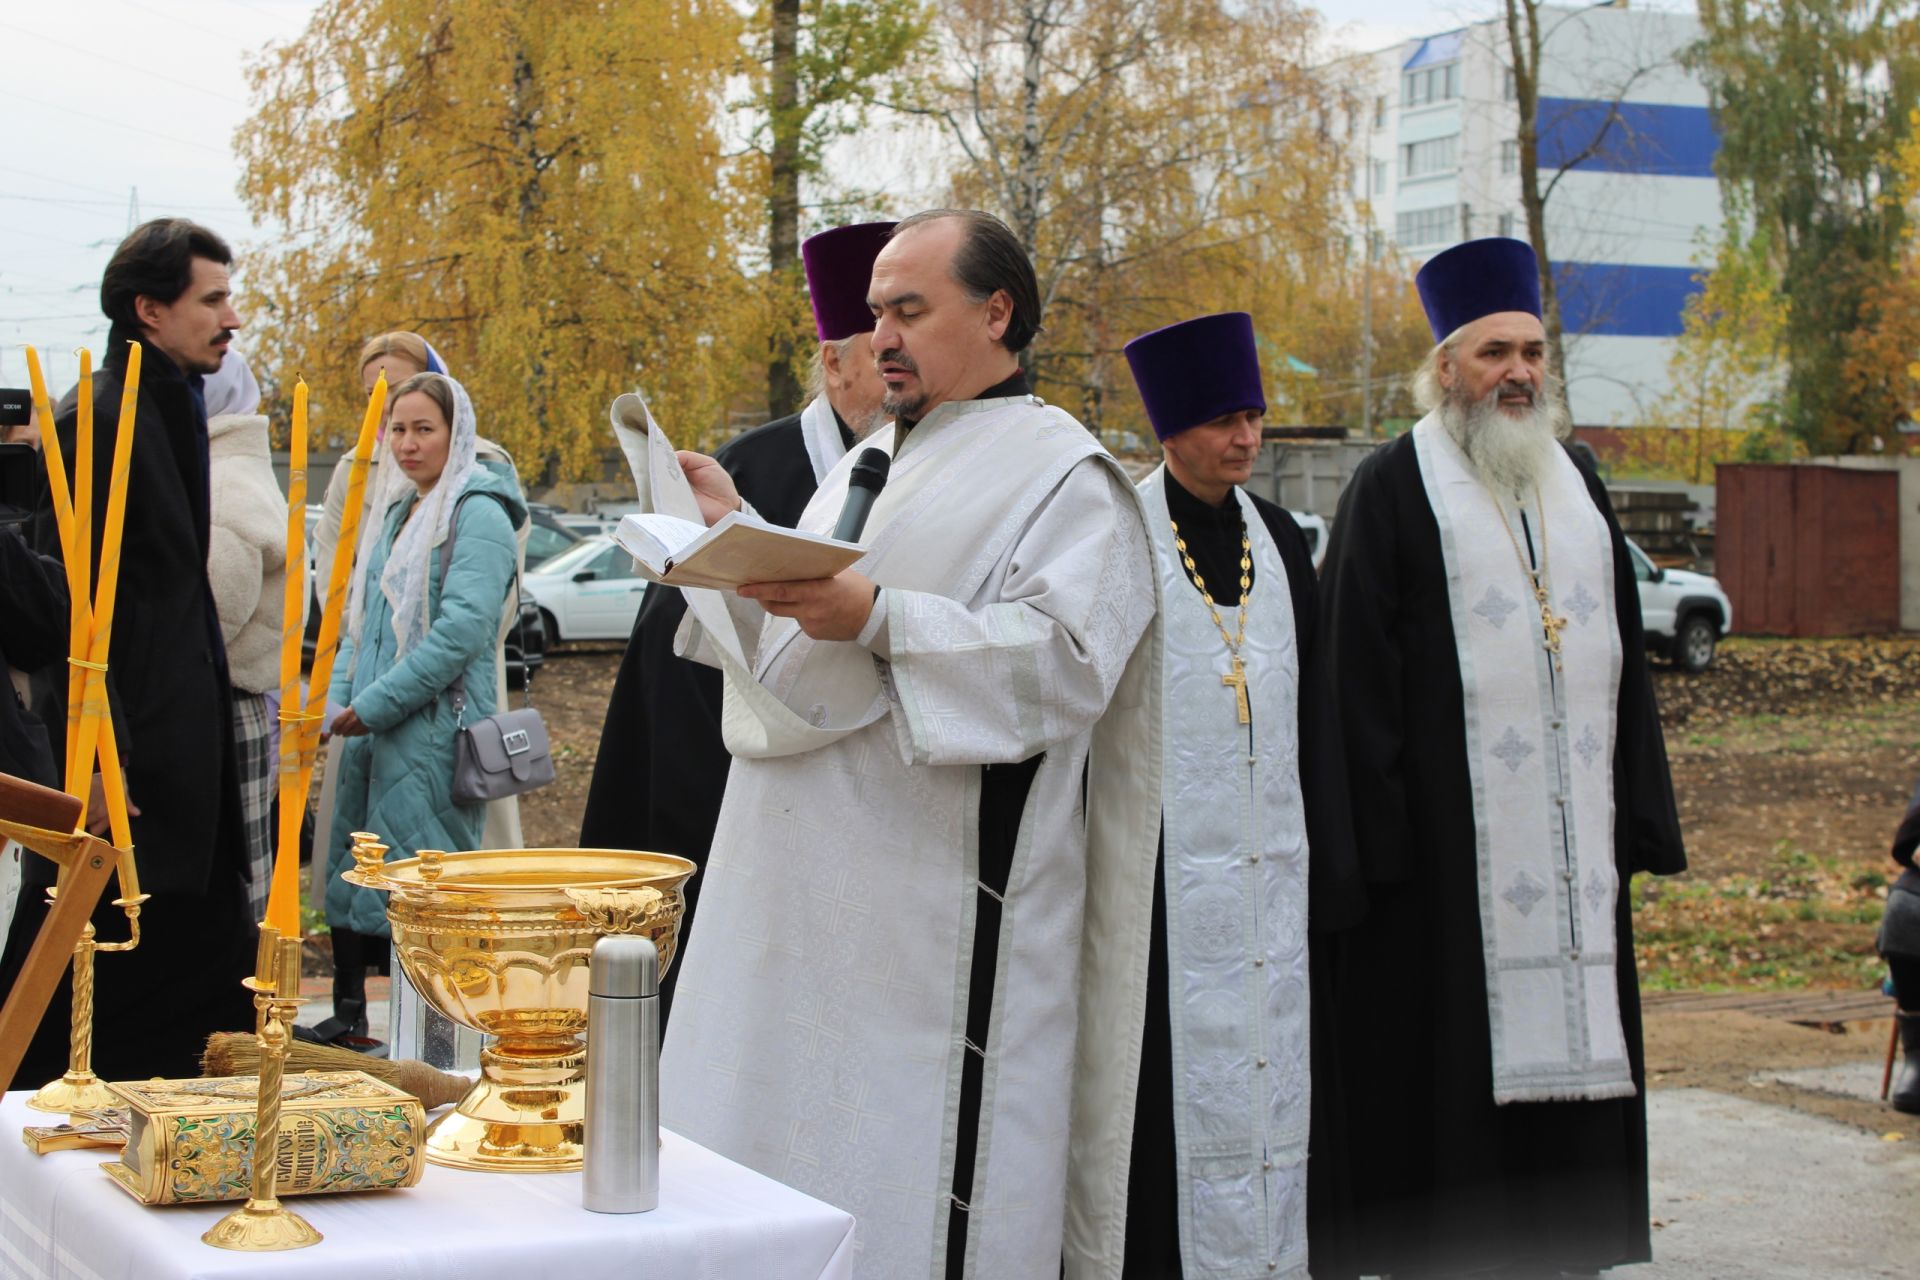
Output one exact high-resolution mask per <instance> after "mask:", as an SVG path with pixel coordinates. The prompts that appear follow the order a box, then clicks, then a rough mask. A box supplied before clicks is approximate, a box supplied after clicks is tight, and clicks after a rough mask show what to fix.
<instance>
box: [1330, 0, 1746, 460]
mask: <svg viewBox="0 0 1920 1280" xmlns="http://www.w3.org/2000/svg"><path fill="white" fill-rule="evenodd" d="M1540 21H1541V31H1542V35H1543V48H1542V54H1541V63H1542V66H1541V75H1540V82H1541V83H1540V108H1539V122H1540V135H1541V136H1540V143H1539V158H1540V171H1541V172H1540V183H1541V187H1542V189H1543V190H1544V189H1545V188H1546V187H1547V185H1548V184H1549V183H1550V182H1555V180H1556V179H1557V184H1556V185H1555V186H1554V189H1553V193H1552V195H1551V196H1550V197H1549V199H1548V201H1547V205H1546V225H1547V248H1548V252H1549V255H1550V256H1551V258H1552V259H1553V261H1554V263H1555V264H1556V273H1557V274H1556V279H1557V281H1558V282H1559V288H1560V297H1561V313H1562V321H1563V325H1564V329H1565V336H1566V350H1567V382H1568V387H1567V392H1568V397H1569V399H1570V401H1571V403H1572V406H1573V414H1574V421H1575V422H1576V423H1577V424H1579V425H1580V426H1583V427H1617V426H1630V425H1634V424H1644V423H1661V422H1663V421H1664V419H1663V418H1662V416H1661V410H1662V406H1663V403H1664V401H1665V399H1666V396H1667V391H1668V375H1667V363H1668V358H1669V356H1670V354H1671V352H1672V347H1673V340H1674V338H1675V337H1676V336H1677V335H1678V334H1679V333H1680V327H1681V326H1680V312H1681V307H1682V305H1683V304H1684V302H1685V300H1686V297H1687V295H1688V294H1690V293H1692V292H1694V291H1695V290H1696V289H1697V288H1698V287H1699V286H1698V285H1697V284H1696V283H1695V282H1694V279H1693V277H1694V275H1695V273H1696V272H1697V271H1698V270H1699V269H1700V268H1699V265H1698V264H1699V263H1702V262H1705V261H1707V260H1708V259H1707V256H1706V255H1707V254H1708V253H1709V252H1710V246H1711V244H1712V242H1713V240H1714V239H1715V238H1716V236H1717V234H1718V231H1719V228H1720V223H1721V215H1720V192H1719V187H1718V185H1717V183H1716V182H1715V180H1714V176H1713V156H1714V151H1715V148H1716V145H1717V144H1716V138H1715V134H1714V130H1713V125H1712V121H1711V118H1710V116H1709V113H1708V109H1707V92H1706V88H1705V86H1704V85H1703V84H1702V83H1701V82H1700V81H1699V80H1698V79H1697V78H1696V77H1695V76H1694V75H1693V74H1692V73H1691V72H1689V71H1688V70H1687V69H1686V68H1684V67H1682V66H1681V65H1680V61H1679V55H1680V53H1681V52H1682V51H1683V50H1684V49H1686V48H1687V47H1688V46H1689V45H1691V44H1692V43H1693V42H1694V41H1696V40H1698V39H1699V37H1700V24H1699V22H1698V21H1697V20H1696V19H1695V18H1693V17H1692V16H1691V15H1689V14H1679V13H1665V12H1657V11H1651V10H1636V9H1631V8H1629V7H1628V6H1627V5H1626V4H1625V3H1624V0H1622V2H1618V3H1614V4H1603V5H1598V6H1593V7H1588V8H1556V9H1543V10H1542V11H1541V15H1540ZM1510 63H1511V56H1510V53H1509V48H1508V41H1507V30H1506V23H1505V19H1504V16H1502V17H1499V18H1496V19H1493V20H1489V21H1485V22H1479V23H1475V24H1472V25H1470V26H1467V27H1463V28H1460V29H1458V30H1454V31H1447V32H1442V33H1440V34H1437V35H1432V36H1428V37H1425V38H1423V39H1412V40H1407V41H1404V42H1402V43H1401V44H1398V45H1395V46H1393V47H1392V48H1389V49H1382V50H1379V51H1377V52H1374V53H1368V54H1362V55H1358V56H1356V57H1352V58H1347V59H1344V60H1342V61H1340V62H1338V63H1336V64H1334V65H1333V67H1332V68H1331V71H1332V72H1333V73H1334V74H1339V75H1343V76H1345V77H1348V78H1349V87H1350V89H1351V91H1352V92H1353V93H1354V94H1355V95H1356V96H1357V99H1358V101H1359V103H1360V110H1359V111H1357V112H1356V113H1355V118H1354V124H1353V127H1354V133H1355V136H1354V145H1355V148H1356V151H1357V152H1358V153H1359V154H1360V155H1361V156H1363V157H1364V159H1363V160H1362V162H1361V163H1360V164H1358V165H1356V172H1355V173H1354V175H1353V190H1352V194H1353V198H1354V211H1355V215H1356V219H1357V225H1360V226H1365V225H1366V224H1367V221H1368V220H1369V219H1370V220H1371V225H1372V228H1373V232H1374V234H1375V235H1376V236H1377V237H1378V239H1377V240H1376V241H1375V243H1376V244H1392V245H1394V246H1396V247H1397V248H1398V250H1399V252H1400V254H1401V256H1402V257H1403V258H1404V259H1405V260H1406V261H1407V262H1408V263H1409V264H1414V265H1417V264H1418V263H1419V262H1421V261H1422V260H1424V259H1426V258H1428V257H1431V256H1432V255H1433V254H1435V253H1437V252H1438V251H1439V250H1441V249H1444V248H1446V247H1447V246H1449V245H1452V244H1457V243H1459V242H1460V241H1462V240H1470V239H1475V238H1478V237H1481V236H1492V235H1503V236H1515V237H1518V238H1520V239H1523V240H1524V239H1526V238H1527V223H1526V214H1525V212H1524V211H1523V209H1522V207H1521V203H1520V151H1519V143H1518V141H1517V135H1518V129H1519V113H1518V110H1517V108H1516V105H1515V102H1514V95H1513V79H1512V73H1511V71H1510V69H1509V67H1510Z"/></svg>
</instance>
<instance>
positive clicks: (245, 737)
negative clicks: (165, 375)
mask: <svg viewBox="0 0 1920 1280" xmlns="http://www.w3.org/2000/svg"><path fill="white" fill-rule="evenodd" d="M204 394H205V397H206V402H207V456H208V459H209V462H210V469H209V479H210V488H209V494H210V497H211V506H212V532H211V537H210V539H209V541H208V545H207V584H208V585H209V586H211V587H212V588H213V604H214V609H215V611H216V612H217V613H218V614H219V615H220V633H221V635H222V636H223V637H224V638H225V640H226V643H227V669H228V673H229V675H230V676H231V677H232V681H233V746H234V759H235V760H236V761H237V762H238V764H239V766H240V813H241V818H242V821H243V825H244V827H245V829H246V839H247V869H248V873H249V875H250V877H251V878H250V880H249V882H248V886H247V892H248V895H249V899H250V901H251V904H252V908H253V914H252V916H250V917H249V919H255V920H257V919H259V918H261V916H263V915H264V914H265V913H266V907H267V880H268V878H269V876H270V875H271V872H272V868H273V850H274V835H275V833H274V830H273V796H274V781H275V767H274V766H275V759H274V757H275V748H276V746H277V744H278V742H279V733H278V728H279V725H278V722H277V720H276V719H275V713H276V711H277V710H278V708H279V692H280V623H281V619H282V618H283V617H284V616H285V610H286V591H287V573H288V571H289V569H291V571H292V572H294V573H297V574H299V575H300V577H301V580H302V583H303V584H304V581H305V578H306V572H307V566H306V565H305V564H304V563H302V564H297V565H291V566H290V565H288V564H287V499H286V495H285V494H283V493H281V491H280V482H279V480H278V479H276V478H275V476H274V474H273V454H272V451H271V448H272V447H271V445H270V444H269V443H268V440H267V420H266V418H265V416H263V415H262V414H261V413H260V385H259V383H257V382H256V381H254V377H253V370H252V369H250V368H248V367H247V361H246V358H245V357H244V356H242V355H241V354H240V353H239V352H238V351H229V352H228V353H227V357H226V359H224V360H222V361H221V362H220V370H219V372H218V373H215V374H212V375H211V376H209V377H208V378H207V380H206V386H205V391H204ZM300 597H301V598H302V599H305V598H306V592H305V590H304V589H303V590H302V591H301V592H300Z"/></svg>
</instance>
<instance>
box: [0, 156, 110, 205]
mask: <svg viewBox="0 0 1920 1280" xmlns="http://www.w3.org/2000/svg"><path fill="white" fill-rule="evenodd" d="M0 173H17V174H19V175H20V176H21V177H23V178H35V179H38V180H39V181H41V182H53V183H58V184H59V185H60V186H63V187H72V188H74V189H75V190H76V191H97V192H99V193H100V194H101V195H103V196H110V195H114V194H115V193H114V192H113V191H111V190H109V189H108V188H106V187H94V186H89V185H87V184H86V183H84V182H75V181H73V180H72V179H71V178H56V177H54V176H52V175H51V174H45V173H33V172H31V171H30V170H27V169H17V168H15V167H14V166H12V165H8V164H0ZM113 203H114V205H115V206H116V207H118V205H119V203H120V201H119V200H117V199H116V200H115V201H114V202H113Z"/></svg>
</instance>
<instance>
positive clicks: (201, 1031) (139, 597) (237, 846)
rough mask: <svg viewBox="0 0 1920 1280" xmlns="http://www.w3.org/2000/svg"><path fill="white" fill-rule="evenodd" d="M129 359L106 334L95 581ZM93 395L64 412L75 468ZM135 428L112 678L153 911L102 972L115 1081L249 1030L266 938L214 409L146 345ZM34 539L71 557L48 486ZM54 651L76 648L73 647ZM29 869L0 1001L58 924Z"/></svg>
mask: <svg viewBox="0 0 1920 1280" xmlns="http://www.w3.org/2000/svg"><path fill="white" fill-rule="evenodd" d="M125 351H126V346H125V342H124V340H123V339H122V336H121V335H120V334H118V333H116V334H114V335H112V336H111V337H110V338H109V346H108V351H107V357H106V359H105V361H104V362H103V363H104V366H105V367H104V368H102V369H101V370H100V372H98V373H97V374H95V375H94V380H93V395H94V468H93V491H94V524H93V527H94V529H95V530H96V533H95V536H94V554H95V565H94V567H95V569H96V571H97V569H98V555H99V550H100V537H99V533H98V531H99V530H101V529H103V528H104V527H105V523H106V505H107V497H108V489H109V484H110V482H111V468H112V465H113V446H114V441H115V440H116V438H117V437H118V434H119V433H118V426H119V422H118V419H119V410H120V392H121V388H122V386H123V384H124V380H125V372H126V356H125ZM81 390H84V388H76V391H75V394H71V395H68V396H67V397H66V398H65V399H64V400H62V402H61V404H60V407H59V409H58V411H57V412H56V414H55V430H57V431H58V432H59V438H60V444H61V447H62V448H63V449H64V450H65V451H66V457H67V458H68V460H69V462H68V465H69V467H71V465H72V462H71V459H72V458H73V444H74V416H75V405H76V403H77V398H78V393H79V391H81ZM135 424H136V425H135V431H134V437H133V455H132V466H131V472H130V479H129V484H128V489H127V510H126V523H125V526H124V531H123V542H122V550H121V561H120V577H119V588H118V593H119V598H118V601H117V602H116V605H115V609H114V618H113V641H112V646H111V648H110V649H109V651H108V657H107V667H108V669H107V685H108V695H109V697H110V698H111V700H112V703H113V713H114V727H115V731H116V734H117V736H118V738H119V744H118V745H119V748H120V752H121V756H122V759H123V761H124V763H125V766H126V779H127V797H128V800H129V801H130V802H131V803H133V804H135V805H138V806H139V807H140V809H141V814H140V816H139V817H136V818H134V819H133V842H134V851H135V857H136V858H137V859H138V862H139V867H140V887H141V889H142V890H143V891H145V892H146V893H148V894H149V895H151V898H152V900H151V901H149V902H148V903H147V904H146V905H145V907H144V908H143V909H142V911H141V915H140V928H141V941H140V946H139V949H138V950H136V951H134V952H132V953H131V954H128V955H113V954H108V955H103V956H101V957H100V958H99V960H98V962H97V963H96V965H95V969H94V1044H93V1068H94V1070H95V1071H96V1072H97V1073H98V1074H99V1075H100V1077H101V1078H102V1079H106V1080H137V1079H144V1078H146V1077H148V1076H154V1075H160V1076H169V1077H180V1076H191V1075H194V1074H196V1073H197V1071H198V1069H199V1056H200V1051H201V1049H202V1048H203V1047H204V1045H205V1043H206V1038H207V1036H208V1035H209V1034H210V1033H212V1032H215V1031H246V1030H249V1029H251V1027H252V1026H253V1021H254V1018H253V1008H252V999H251V998H250V997H249V996H248V994H247V992H246V991H245V990H244V989H243V988H242V987H241V986H240V981H241V979H242V978H244V977H246V976H247V974H248V973H250V972H251V971H252V969H253V952H254V938H255V932H254V927H253V921H251V920H250V919H248V915H247V892H246V880H245V877H246V874H247V872H246V866H247V863H246V856H245V848H244V843H243V834H242V831H241V826H240V791H239V785H238V781H237V776H238V775H237V771H236V769H235V762H234V751H233V707H232V695H231V692H230V690H229V687H228V683H227V662H226V650H225V646H224V645H223V643H222V642H221V636H220V629H219V623H218V615H216V614H215V612H214V608H213V594H212V592H211V590H210V589H209V587H208V585H207V542H208V528H209V526H208V518H207V505H208V479H207V452H206V431H207V425H206V414H205V411H204V410H203V408H202V407H201V403H200V399H199V392H198V388H197V387H196V386H195V385H194V384H192V383H190V382H189V381H188V380H187V378H186V377H185V375H183V374H182V373H181V372H180V370H179V368H178V367H176V366H175V365H174V363H173V362H172V361H171V360H169V359H167V357H166V356H164V355H162V354H161V353H160V352H159V351H157V350H155V349H154V348H153V347H152V346H148V347H147V348H146V350H145V352H144V356H143V367H142V370H141V375H140V401H139V410H138V416H137V417H136V419H135ZM34 539H35V542H36V544H37V545H38V546H39V547H40V549H41V550H43V551H45V552H47V553H48V554H50V555H53V556H58V555H59V554H60V537H59V530H58V527H57V525H56V524H55V521H54V516H53V508H52V501H51V490H47V489H43V491H42V493H41V501H40V504H39V507H38V509H37V511H36V512H35V518H34ZM60 647H61V650H62V652H64V642H63V643H62V645H61V646H60ZM56 656H58V655H56ZM66 673H67V668H66V664H65V662H60V663H58V665H56V666H53V667H49V668H46V669H45V670H44V671H43V672H42V673H41V674H40V678H39V679H38V681H37V684H40V685H45V686H47V687H48V689H49V690H50V700H51V704H52V706H53V707H54V713H53V714H51V715H49V716H48V717H47V727H48V731H49V733H50V735H51V737H52V738H53V740H54V742H55V743H64V741H65V734H66V722H65V705H64V704H65V701H66V692H67V685H66ZM25 869H26V872H27V874H26V876H25V877H24V878H25V881H26V883H25V884H24V885H23V887H22V889H21V893H20V897H19V899H18V900H17V902H16V904H15V916H14V926H13V932H12V933H11V934H10V935H9V937H8V939H7V946H6V950H5V952H4V954H3V955H0V991H5V990H10V989H11V988H12V985H13V982H14V980H15V977H16V976H17V975H18V973H19V972H20V967H21V965H22V964H24V963H25V960H26V952H27V949H28V946H29V945H30V944H31V942H32V940H33V938H34V936H35V935H36V934H37V933H38V932H39V929H40V926H41V924H42V923H43V922H44V920H45V918H46V901H45V895H44V893H43V892H42V891H41V889H40V888H39V885H41V884H47V883H51V879H52V872H53V865H52V864H51V863H49V862H47V861H46V860H44V859H41V858H29V859H27V861H26V863H25ZM114 896H115V895H114V893H113V892H112V891H111V890H109V892H108V894H107V895H106V897H104V898H103V899H102V900H101V903H100V906H99V907H98V909H96V910H95V912H94V915H93V920H94V924H95V926H96V928H98V930H99V935H100V938H101V940H102V941H112V940H118V939H121V938H124V937H126V933H127V925H126V921H125V919H124V918H123V916H122V914H121V911H120V909H119V908H118V907H115V906H114V905H113V904H112V902H111V900H110V899H111V898H112V897H114ZM69 999H70V991H69V988H68V983H67V979H65V978H63V979H62V980H61V983H60V987H59V990H58V991H56V992H55V994H54V998H53V1002H52V1004H51V1005H50V1006H49V1007H48V1009H47V1013H46V1015H45V1017H43V1018H42V1019H41V1023H40V1027H39V1030H38V1031H37V1032H36V1033H35V1035H34V1037H33V1040H32V1042H31V1044H30V1045H29V1047H28V1050H27V1056H26V1058H25V1059H24V1060H23V1061H22V1062H21V1065H20V1070H19V1072H18V1073H17V1074H16V1075H15V1076H14V1079H13V1082H12V1087H13V1088H32V1087H37V1086H39V1085H41V1084H44V1083H45V1082H46V1081H47V1080H49V1079H51V1078H53V1077H55V1076H58V1075H59V1074H60V1072H61V1070H62V1069H63V1068H64V1067H65V1066H66V1062H67V1040H68V1006H69Z"/></svg>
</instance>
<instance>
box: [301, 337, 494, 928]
mask: <svg viewBox="0 0 1920 1280" xmlns="http://www.w3.org/2000/svg"><path fill="white" fill-rule="evenodd" d="M392 406H393V407H392V412H391V414H390V416H389V421H388V426H387V439H386V449H387V453H388V457H387V461H386V462H385V463H384V464H383V465H384V466H386V467H388V468H392V469H394V470H395V471H396V472H397V473H398V474H400V475H402V476H404V477H405V478H406V480H407V481H408V483H409V490H408V491H407V492H406V493H404V494H403V495H402V496H401V497H400V498H399V499H398V500H397V501H395V502H394V503H393V504H392V505H391V506H390V507H388V508H387V510H386V511H385V513H384V515H383V517H382V518H381V519H380V521H379V523H378V525H376V526H375V527H373V528H369V529H368V530H367V531H366V535H367V536H368V537H369V538H372V539H373V541H372V542H371V543H370V544H369V550H368V555H367V564H366V573H365V576H364V577H362V578H361V579H359V580H358V581H356V582H355V584H354V594H353V597H352V599H351V601H350V603H349V605H348V614H349V618H348V626H347V627H346V628H345V631H346V635H345V636H344V637H343V638H342V641H341V646H340V656H339V659H338V661H337V662H336V664H335V666H334V676H333V688H334V690H335V695H334V696H335V698H336V699H337V700H338V701H341V702H344V703H345V704H346V710H345V711H343V712H341V713H340V715H339V716H338V717H337V718H336V719H335V721H334V724H333V735H334V755H333V764H332V767H333V768H334V769H335V770H336V771H337V778H338V782H337V788H336V794H335V799H334V812H333V823H332V830H331V837H330V839H329V842H328V846H327V869H328V881H327V895H326V902H327V923H328V925H329V926H330V927H331V928H332V930H333V931H334V936H335V953H336V957H338V955H339V952H340V941H339V939H340V937H341V934H342V932H343V931H345V932H347V933H349V934H351V935H354V936H355V937H356V938H357V937H365V936H368V935H371V936H375V937H379V938H385V937H386V935H387V917H386V907H385V903H384V901H383V895H381V894H379V893H376V892H373V891H371V890H366V889H358V888H355V887H354V886H352V885H349V884H347V883H346V882H345V881H344V880H342V879H341V878H340V873H341V872H343V871H345V870H346V869H347V867H349V866H351V865H352V861H353V860H352V857H351V852H350V851H351V848H352V837H351V835H350V834H349V833H350V832H353V831H374V832H378V833H379V834H380V836H381V837H382V838H383V839H384V840H385V842H386V843H387V845H388V846H390V848H391V849H392V855H391V856H394V857H411V856H412V855H413V854H415V853H417V852H418V851H419V850H421V849H423V848H427V849H444V850H450V851H451V850H460V849H476V848H480V847H481V843H480V841H481V830H482V826H483V823H484V806H482V805H462V804H456V803H454V801H453V798H452V794H451V791H452V784H453V757H454V733H455V730H456V728H457V727H458V722H459V719H460V717H461V716H462V715H464V719H465V721H466V722H468V723H471V722H472V721H474V720H478V719H481V718H483V717H485V716H489V715H492V714H493V713H494V712H495V711H496V710H498V701H497V694H496V690H497V688H498V685H497V682H496V681H497V672H496V664H497V661H498V652H499V650H498V644H497V637H498V629H499V618H500V608H501V602H502V601H503V600H504V599H505V598H506V595H507V593H508V591H509V590H510V589H511V587H512V585H513V580H514V573H515V564H516V555H517V544H516V542H515V539H514V527H515V526H516V525H517V524H519V523H520V522H521V521H523V520H524V519H525V518H526V514H527V510H526V505H525V503H523V502H522V501H521V500H520V496H519V493H518V492H517V489H516V487H515V486H514V485H512V484H511V483H510V482H509V481H507V480H506V479H504V478H502V477H501V476H500V475H499V474H498V473H497V472H495V471H493V470H491V469H489V468H488V467H486V466H484V465H482V464H481V463H480V462H479V461H478V459H477V457H476V444H477V434H476V431H475V425H474V416H473V406H472V404H471V403H470V402H469V401H468V399H467V393H466V391H465V390H464V389H463V388H462V387H461V386H460V384H459V383H457V382H455V381H453V380H452V379H451V378H448V377H446V376H445V375H443V374H434V373H426V374H420V375H418V376H416V377H412V378H409V379H407V380H406V381H405V382H403V383H401V384H400V385H399V386H398V387H396V388H394V395H393V400H392ZM449 535H451V536H453V538H454V545H453V553H452V557H451V560H450V561H449V563H448V564H447V566H446V570H445V580H444V581H443V580H442V572H441V564H440V560H441V545H442V544H443V543H445V542H446V540H447V538H448V537H449ZM462 677H464V682H465V689H466V705H465V709H464V712H460V711H457V710H456V708H455V705H454V703H455V699H454V698H452V697H451V696H449V692H448V691H449V688H450V686H452V685H453V683H454V682H455V680H456V679H460V678H462ZM383 949H384V948H383Z"/></svg>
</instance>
